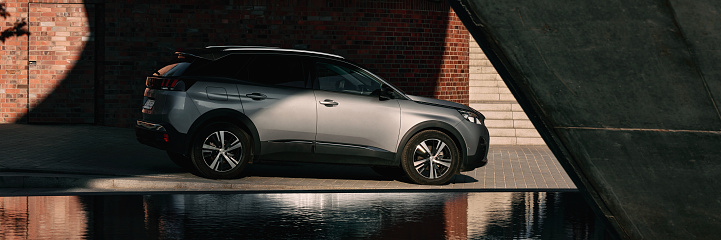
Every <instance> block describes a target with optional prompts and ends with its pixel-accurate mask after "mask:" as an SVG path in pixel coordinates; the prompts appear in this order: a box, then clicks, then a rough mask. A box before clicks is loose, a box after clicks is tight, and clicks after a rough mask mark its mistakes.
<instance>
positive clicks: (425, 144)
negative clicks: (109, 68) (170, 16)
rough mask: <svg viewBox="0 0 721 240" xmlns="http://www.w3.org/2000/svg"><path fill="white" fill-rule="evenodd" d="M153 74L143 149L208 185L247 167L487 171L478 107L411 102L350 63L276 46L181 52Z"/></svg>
mask: <svg viewBox="0 0 721 240" xmlns="http://www.w3.org/2000/svg"><path fill="white" fill-rule="evenodd" d="M176 54H177V56H178V60H179V61H178V62H176V63H173V64H170V65H167V66H165V67H163V68H161V69H159V70H157V71H156V72H155V73H154V74H153V75H152V76H150V77H147V79H146V81H145V85H146V86H147V88H146V89H145V94H144V99H143V108H142V112H143V119H142V120H138V121H137V125H136V135H137V137H138V140H139V141H140V142H141V143H144V144H147V145H151V146H154V147H157V148H160V149H163V150H166V151H167V152H168V155H169V156H170V159H172V160H173V161H174V162H175V163H176V164H178V165H180V166H182V167H184V168H186V169H187V170H189V171H193V172H195V173H196V174H198V175H200V176H203V177H207V178H214V179H219V178H237V177H240V175H241V173H242V171H243V169H245V168H246V167H247V166H248V164H251V163H257V162H261V161H304V162H317V163H341V164H362V165H371V166H373V169H374V170H376V171H377V172H378V173H381V174H384V175H393V174H402V173H405V175H407V176H408V178H410V180H411V181H413V182H415V183H419V184H445V183H447V182H448V181H449V180H450V179H451V178H452V177H453V175H455V174H457V173H459V172H461V171H470V170H473V169H475V168H477V167H480V166H483V165H485V163H486V162H487V158H486V155H487V153H488V140H489V137H488V129H486V127H485V125H484V116H483V115H482V114H481V113H479V112H477V111H475V110H474V109H472V108H470V107H468V106H465V105H461V104H457V103H453V102H448V101H442V100H437V99H431V98H425V97H418V96H412V95H407V94H405V93H403V92H402V91H401V90H399V89H398V88H396V87H394V86H393V85H391V84H389V83H387V82H385V81H383V79H381V78H380V77H378V76H376V75H374V74H373V73H371V72H369V71H367V70H365V69H363V68H361V67H359V66H357V65H355V64H353V63H351V62H349V61H346V60H344V58H343V57H340V56H336V55H331V54H326V53H320V52H312V51H303V50H292V49H280V48H269V47H239V46H214V47H207V48H204V49H196V50H189V51H183V52H177V53H176Z"/></svg>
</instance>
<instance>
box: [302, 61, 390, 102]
mask: <svg viewBox="0 0 721 240" xmlns="http://www.w3.org/2000/svg"><path fill="white" fill-rule="evenodd" d="M315 72H316V80H317V81H316V83H317V84H316V85H317V86H318V89H320V90H325V91H333V92H345V93H353V94H360V95H371V94H373V93H374V92H375V93H377V90H379V89H380V88H381V84H380V82H378V81H376V80H375V79H373V78H371V77H369V76H367V75H366V74H364V73H363V72H362V71H361V70H360V69H356V68H353V67H351V66H341V65H337V64H331V63H325V62H316V63H315Z"/></svg>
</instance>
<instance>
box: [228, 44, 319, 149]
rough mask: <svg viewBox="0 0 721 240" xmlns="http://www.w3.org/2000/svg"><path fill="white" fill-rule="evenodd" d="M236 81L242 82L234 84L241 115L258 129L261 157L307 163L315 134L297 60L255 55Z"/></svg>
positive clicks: (313, 114)
mask: <svg viewBox="0 0 721 240" xmlns="http://www.w3.org/2000/svg"><path fill="white" fill-rule="evenodd" d="M236 78H237V79H239V80H241V81H243V82H244V83H242V84H237V87H238V93H239V95H240V99H241V102H242V104H243V110H244V113H245V114H246V116H248V117H249V118H250V119H251V120H252V121H253V123H254V124H255V126H256V128H257V129H258V135H259V137H260V141H261V154H262V155H263V156H261V157H262V158H264V159H273V160H308V159H310V157H311V151H312V146H313V141H314V140H315V133H316V106H315V96H314V95H313V90H312V89H310V88H309V87H307V86H309V83H308V80H309V78H308V72H307V71H306V70H304V68H303V64H302V62H301V60H300V59H299V58H297V57H294V56H285V55H275V54H273V55H270V54H268V55H265V54H258V55H255V56H253V57H252V58H251V59H250V61H249V63H248V64H247V65H246V68H245V70H242V71H240V72H239V73H238V75H237V76H236ZM291 152H292V153H291ZM304 158H307V159H304Z"/></svg>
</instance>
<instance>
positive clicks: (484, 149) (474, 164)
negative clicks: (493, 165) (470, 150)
mask: <svg viewBox="0 0 721 240" xmlns="http://www.w3.org/2000/svg"><path fill="white" fill-rule="evenodd" d="M485 132H486V135H485V136H488V134H487V133H488V130H486V131H485ZM488 140H489V138H483V137H481V138H480V139H479V141H478V147H477V148H476V154H474V155H468V156H467V157H466V161H464V162H463V164H462V165H461V172H468V171H472V170H473V169H476V168H479V167H483V166H485V165H486V164H487V163H488V146H489V144H488Z"/></svg>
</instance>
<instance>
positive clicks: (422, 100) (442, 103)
mask: <svg viewBox="0 0 721 240" xmlns="http://www.w3.org/2000/svg"><path fill="white" fill-rule="evenodd" d="M406 96H407V97H408V98H410V99H411V100H412V101H414V102H417V103H423V104H431V105H438V106H442V107H448V108H455V109H465V110H471V111H474V110H473V109H472V108H470V107H468V106H466V105H463V104H460V103H454V102H449V101H445V100H439V99H435V98H427V97H420V96H414V95H406Z"/></svg>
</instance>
